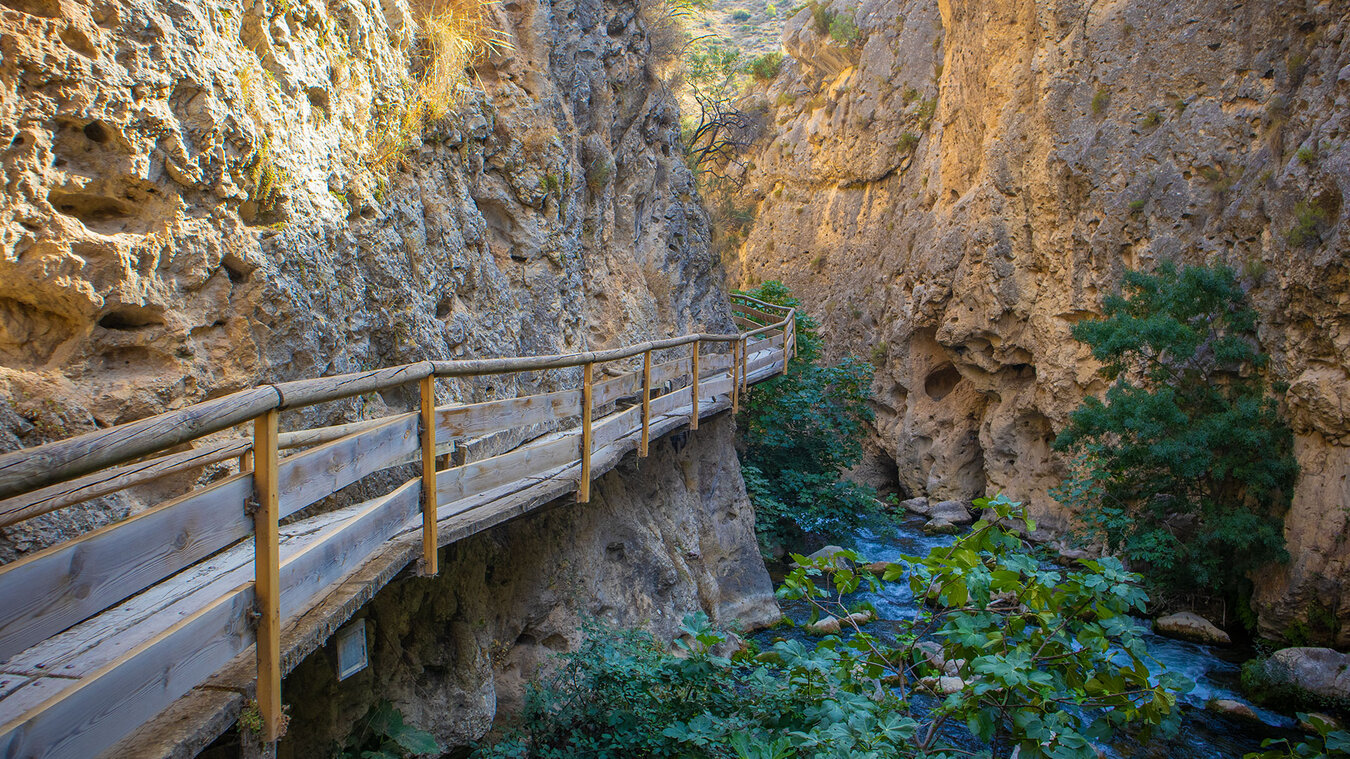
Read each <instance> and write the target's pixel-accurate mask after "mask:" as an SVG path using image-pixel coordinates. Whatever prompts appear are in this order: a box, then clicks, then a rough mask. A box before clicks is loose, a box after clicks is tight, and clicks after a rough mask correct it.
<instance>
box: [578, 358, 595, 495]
mask: <svg viewBox="0 0 1350 759" xmlns="http://www.w3.org/2000/svg"><path fill="white" fill-rule="evenodd" d="M594 377H595V365H594V364H586V365H585V366H583V367H581V481H580V482H579V483H578V484H577V502H578V503H586V502H587V501H589V500H591V447H592V444H593V441H592V439H591V437H592V435H593V434H594V431H593V430H592V429H591V416H592V415H593V414H594V413H595V385H594Z"/></svg>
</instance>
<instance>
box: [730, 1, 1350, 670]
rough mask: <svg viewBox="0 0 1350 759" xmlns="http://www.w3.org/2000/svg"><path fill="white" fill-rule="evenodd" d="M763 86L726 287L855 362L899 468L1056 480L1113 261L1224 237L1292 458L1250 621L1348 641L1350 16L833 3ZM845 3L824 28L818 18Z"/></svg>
mask: <svg viewBox="0 0 1350 759" xmlns="http://www.w3.org/2000/svg"><path fill="white" fill-rule="evenodd" d="M826 7H827V8H828V11H827V12H825V8H822V9H821V10H820V11H817V12H815V13H814V14H813V11H812V9H811V8H810V7H807V8H806V9H803V10H800V11H799V12H798V13H797V14H796V16H795V17H794V18H792V19H791V20H790V21H789V22H788V23H787V25H786V28H785V30H784V34H783V42H784V47H785V50H786V53H787V54H788V56H789V57H788V59H787V60H786V61H785V63H784V66H783V68H782V70H781V72H780V73H779V75H778V76H777V77H776V78H775V79H774V80H772V81H771V82H768V83H766V84H761V85H759V86H758V87H757V89H756V90H755V91H754V92H752V94H751V96H750V97H751V100H750V107H751V108H752V109H757V110H759V111H761V112H762V113H763V114H764V123H765V127H764V134H763V135H762V136H761V138H760V140H759V142H758V143H757V145H756V147H755V148H754V150H753V151H752V152H751V154H750V155H749V156H747V159H748V160H747V170H746V171H745V173H744V174H743V175H742V176H740V177H739V179H740V180H741V182H742V183H743V185H744V189H743V191H742V193H741V198H740V201H741V203H742V204H743V205H744V206H745V207H747V208H753V209H754V212H755V215H756V218H755V221H754V223H753V224H752V225H751V226H750V228H749V230H748V235H747V237H746V238H745V240H744V242H743V243H742V244H741V246H740V248H739V263H740V271H739V273H738V275H737V278H738V279H739V280H740V281H741V283H742V284H747V285H750V284H754V283H756V282H759V281H765V280H770V279H781V280H783V281H784V282H786V283H788V284H789V285H790V286H791V287H792V288H793V289H794V290H795V291H796V292H797V293H798V294H799V295H800V296H802V298H803V300H804V302H806V303H809V304H811V308H812V310H813V312H814V313H815V314H816V315H817V316H818V317H820V318H821V319H822V321H823V324H824V333H825V335H826V336H827V338H828V342H829V345H830V349H831V350H832V351H834V352H835V353H836V354H842V353H853V354H856V355H859V356H862V357H864V358H871V359H872V361H873V363H875V364H876V365H877V367H878V371H877V375H876V384H875V386H874V391H875V393H874V394H875V409H876V412H877V420H876V434H877V438H878V441H879V444H880V446H881V448H882V449H883V452H884V454H885V455H886V457H887V458H888V459H889V460H892V461H894V462H895V465H896V469H897V470H898V477H899V481H900V484H901V487H902V489H903V490H904V491H906V492H907V493H908V494H913V495H928V496H930V497H935V498H969V497H972V496H976V495H980V494H983V493H990V494H992V493H993V492H996V491H1003V492H1006V493H1008V494H1009V495H1010V496H1013V497H1015V498H1017V499H1021V500H1024V501H1028V502H1030V504H1031V508H1032V510H1033V512H1034V513H1035V514H1036V515H1037V516H1039V517H1040V519H1041V521H1042V523H1043V524H1045V525H1046V527H1047V528H1048V530H1050V531H1054V530H1060V529H1063V528H1064V527H1066V526H1068V515H1067V514H1066V513H1065V510H1064V509H1063V508H1062V507H1061V506H1060V505H1059V504H1057V503H1056V502H1055V501H1054V500H1053V499H1052V498H1050V496H1049V495H1048V493H1047V490H1048V489H1049V487H1050V486H1052V485H1054V484H1056V483H1057V482H1058V481H1059V479H1060V477H1061V476H1062V475H1063V473H1064V468H1063V467H1064V461H1063V460H1062V458H1061V457H1060V456H1058V455H1057V454H1055V453H1054V452H1053V451H1052V450H1051V442H1052V441H1053V439H1054V437H1055V435H1056V433H1057V432H1058V431H1059V430H1060V429H1062V428H1063V426H1064V424H1065V421H1066V418H1067V415H1068V414H1069V412H1070V411H1072V410H1073V409H1074V408H1075V407H1077V405H1078V403H1079V402H1080V400H1081V399H1082V397H1083V396H1084V394H1090V393H1099V392H1101V391H1102V390H1103V389H1104V383H1103V381H1102V380H1101V379H1100V378H1099V377H1097V375H1096V374H1095V371H1096V368H1097V367H1096V365H1095V364H1094V362H1093V361H1092V360H1091V357H1090V355H1089V353H1088V351H1087V350H1086V349H1085V348H1084V347H1083V346H1081V345H1079V344H1077V343H1076V342H1075V341H1074V340H1073V339H1072V337H1071V336H1070V333H1069V330H1070V328H1071V326H1072V325H1073V324H1074V323H1075V322H1076V321H1078V320H1080V319H1082V318H1084V317H1086V316H1089V315H1092V314H1094V313H1098V312H1099V309H1100V302H1101V298H1102V296H1103V295H1105V294H1108V293H1110V292H1111V291H1112V290H1113V289H1114V288H1115V287H1116V286H1117V285H1118V283H1119V280H1120V276H1121V273H1122V272H1123V271H1124V270H1126V269H1130V268H1140V267H1142V268H1147V267H1149V266H1151V265H1153V264H1154V263H1155V262H1157V261H1159V260H1164V259H1172V260H1178V261H1182V262H1201V261H1222V262H1226V263H1228V264H1230V265H1232V266H1234V267H1235V268H1237V269H1238V270H1239V271H1241V272H1242V274H1243V278H1244V283H1245V285H1246V286H1247V287H1248V288H1249V291H1250V293H1251V297H1252V299H1253V301H1254V303H1255V304H1256V305H1257V307H1258V308H1259V310H1260V312H1261V316H1262V320H1261V332H1260V336H1261V340H1262V347H1263V348H1264V350H1266V351H1267V352H1269V353H1270V354H1271V356H1272V359H1273V362H1272V364H1273V369H1272V375H1273V379H1277V380H1282V381H1284V382H1287V383H1288V390H1287V392H1284V393H1283V396H1282V398H1281V400H1282V406H1283V409H1284V411H1285V413H1286V414H1287V416H1288V418H1289V420H1290V422H1291V423H1292V425H1293V427H1294V429H1295V432H1296V436H1297V443H1296V445H1297V454H1298V458H1299V462H1300V464H1301V465H1302V469H1303V472H1302V477H1301V479H1300V483H1299V485H1298V488H1297V492H1296V493H1295V494H1294V503H1293V507H1292V509H1291V511H1290V512H1289V514H1288V517H1287V520H1286V536H1287V539H1288V544H1289V549H1290V552H1291V554H1292V560H1291V561H1290V562H1289V564H1287V565H1285V566H1281V567H1277V568H1273V569H1272V570H1271V572H1269V573H1268V574H1266V575H1264V576H1262V577H1260V578H1257V585H1258V587H1257V595H1256V603H1257V608H1258V611H1259V615H1260V626H1261V629H1262V632H1263V633H1265V634H1267V635H1270V636H1274V637H1280V636H1282V635H1286V634H1291V633H1293V632H1294V631H1300V634H1308V635H1311V636H1312V637H1313V638H1315V639H1334V641H1335V642H1336V643H1337V644H1338V645H1341V646H1345V645H1350V624H1347V623H1350V562H1347V557H1350V539H1348V538H1350V531H1348V529H1347V527H1348V526H1350V525H1347V510H1346V507H1347V506H1350V483H1347V480H1346V477H1347V475H1350V449H1347V446H1350V406H1348V405H1347V403H1346V401H1345V394H1346V391H1347V388H1350V382H1347V372H1350V358H1348V357H1350V278H1348V277H1347V252H1346V251H1347V246H1350V235H1347V222H1346V214H1345V211H1344V203H1343V199H1344V197H1345V196H1346V194H1347V192H1350V149H1348V148H1350V146H1348V145H1347V138H1350V132H1347V126H1348V125H1347V123H1346V119H1347V114H1350V102H1347V100H1348V98H1350V36H1347V31H1350V20H1348V19H1347V17H1346V9H1345V6H1344V5H1343V4H1338V3H1333V2H1303V1H1302V0H1299V2H1279V1H1275V0H1272V1H1269V2H1239V3H1226V2H1215V1H1213V0H1186V2H1179V3H1156V2H1148V1H1147V0H1114V1H1113V2H1106V3H1081V2H1077V1H1076V0H990V1H988V2H960V1H957V0H863V2H861V3H860V4H857V5H850V4H846V3H845V2H843V0H834V2H833V3H827V4H826ZM831 14H833V15H834V16H835V17H836V18H838V17H841V16H842V17H844V18H846V19H850V20H853V21H854V22H855V23H856V26H857V27H858V30H859V34H858V38H857V40H856V42H853V43H850V41H849V36H850V35H849V30H848V25H847V24H846V23H839V24H836V27H837V30H836V33H835V34H834V35H833V37H832V36H831V35H830V34H828V33H822V32H823V31H824V30H825V29H826V28H827V27H825V26H824V25H823V24H821V23H820V21H821V20H825V21H829V20H830V15H831Z"/></svg>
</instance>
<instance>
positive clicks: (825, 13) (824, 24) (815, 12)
mask: <svg viewBox="0 0 1350 759" xmlns="http://www.w3.org/2000/svg"><path fill="white" fill-rule="evenodd" d="M834 15H835V14H834V11H832V10H830V9H829V8H828V7H826V6H825V5H824V4H822V3H820V2H818V0H811V26H812V28H813V29H815V30H816V34H819V35H820V36H822V37H824V36H825V35H827V34H829V33H830V25H831V24H833V23H834Z"/></svg>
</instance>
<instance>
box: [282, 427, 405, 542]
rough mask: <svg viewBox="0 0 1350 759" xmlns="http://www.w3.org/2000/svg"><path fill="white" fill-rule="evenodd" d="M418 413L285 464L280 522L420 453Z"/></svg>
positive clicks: (310, 450) (328, 445)
mask: <svg viewBox="0 0 1350 759" xmlns="http://www.w3.org/2000/svg"><path fill="white" fill-rule="evenodd" d="M417 425H418V414H417V412H415V411H413V412H408V413H406V414H399V415H397V416H394V417H390V419H389V420H388V421H387V422H385V423H384V424H382V425H380V426H378V427H375V428H373V429H368V430H363V431H361V432H358V433H356V434H354V435H348V436H347V437H344V438H340V439H338V440H334V441H333V442H331V443H326V444H324V445H321V446H318V447H316V448H311V449H309V450H307V451H305V452H304V453H297V454H295V455H292V456H287V457H286V458H284V459H282V460H281V466H280V468H279V469H278V473H277V478H278V480H279V481H280V483H281V517H282V518H283V519H284V518H286V517H287V516H290V515H291V514H294V513H295V512H297V511H299V510H300V509H302V508H304V507H306V506H308V505H310V504H311V503H314V502H316V501H319V500H322V499H324V498H327V497H328V496H330V495H332V494H333V493H336V492H338V491H339V490H341V489H343V488H345V487H347V486H348V485H350V484H352V483H353V482H356V481H358V480H360V479H361V478H362V477H365V476H366V475H368V474H373V473H375V472H378V471H380V470H381V469H384V468H386V467H390V466H394V465H395V464H398V463H401V462H403V461H404V460H406V459H407V458H408V457H409V456H412V455H413V454H416V453H418V452H419V450H420V441H419V440H418V434H417V433H418V426H417Z"/></svg>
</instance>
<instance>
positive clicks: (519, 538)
mask: <svg viewBox="0 0 1350 759" xmlns="http://www.w3.org/2000/svg"><path fill="white" fill-rule="evenodd" d="M732 435H733V426H732V423H731V421H730V419H728V418H726V417H718V418H715V419H710V420H708V421H707V423H706V424H705V425H703V426H700V427H699V430H698V432H696V433H694V434H692V435H688V436H687V437H686V436H681V435H675V436H671V437H667V438H665V439H662V440H660V441H654V442H653V444H652V452H651V457H650V458H647V459H641V460H637V459H633V458H632V457H631V456H630V458H629V459H627V460H626V461H625V462H624V463H622V464H620V466H619V468H618V469H616V470H615V471H613V472H611V473H610V474H608V475H606V476H604V477H603V478H601V479H599V480H597V481H596V482H595V485H594V487H593V488H592V495H591V502H590V503H588V504H577V503H575V502H573V501H571V500H570V499H564V500H562V501H559V502H558V503H557V504H555V506H554V507H553V508H552V509H549V510H546V511H542V512H536V513H534V514H530V515H527V516H525V517H523V518H521V519H518V520H516V521H514V522H510V523H507V524H505V525H502V526H500V527H497V528H495V529H493V530H490V531H488V532H486V533H483V534H480V535H476V536H474V537H472V538H470V539H468V540H465V541H463V542H460V543H456V544H453V545H451V546H448V547H447V548H446V549H445V551H444V554H443V562H442V566H441V573H440V575H439V576H438V577H436V578H431V579H426V578H420V577H415V576H409V577H407V578H406V579H402V580H397V581H395V582H394V583H392V584H391V585H390V586H389V587H388V588H386V589H385V590H384V591H382V592H381V593H380V594H379V595H378V596H377V597H376V598H375V600H374V601H372V602H371V603H370V604H369V605H368V606H367V607H366V608H365V609H364V610H363V611H362V612H361V614H360V615H359V618H360V619H363V620H365V622H366V624H367V640H368V641H369V645H370V654H369V660H370V666H369V668H367V669H366V670H364V671H362V672H360V673H359V674H357V675H354V676H353V677H351V678H349V679H347V680H344V681H342V682H338V681H337V679H336V676H335V674H334V673H335V671H336V667H335V660H334V658H333V653H332V651H331V650H320V651H319V652H317V653H315V654H314V655H312V656H310V657H309V658H308V659H306V660H305V661H304V662H302V663H301V664H300V666H299V667H298V668H297V669H296V670H295V671H294V672H293V673H292V674H291V676H290V677H288V678H287V680H286V683H285V686H284V688H283V694H294V695H297V696H298V697H297V698H296V700H295V702H294V703H292V704H291V712H290V714H291V725H290V730H289V732H288V733H287V737H286V740H285V741H282V743H281V751H282V753H281V756H282V757H283V758H284V757H286V756H287V755H288V752H294V753H293V755H294V756H314V755H320V754H322V753H323V752H324V750H325V749H326V747H327V746H328V745H330V744H331V743H334V742H336V741H340V740H341V739H342V738H343V737H345V736H346V735H347V733H348V732H349V731H350V730H351V726H352V724H353V723H354V722H355V721H356V720H358V719H359V718H360V717H361V716H363V715H364V714H365V712H366V709H368V708H369V706H370V705H371V704H372V703H374V702H375V701H376V700H378V699H389V700H390V701H391V702H393V704H394V705H395V706H396V707H398V708H399V709H400V710H401V711H402V712H403V713H404V715H406V716H407V717H408V718H409V719H410V720H411V721H412V722H413V723H414V724H416V725H419V726H421V727H423V728H425V729H428V730H430V731H431V732H433V733H434V734H435V735H436V737H437V739H438V740H440V741H441V742H442V743H448V744H450V745H451V746H462V745H465V744H467V743H469V742H470V741H473V740H477V739H478V738H480V737H481V736H482V735H483V734H484V733H485V732H486V731H487V729H488V727H489V726H490V725H491V724H492V721H493V717H494V715H496V714H497V713H498V712H499V711H513V710H515V709H518V708H519V707H520V706H521V704H522V703H523V698H524V684H525V683H526V682H527V681H528V680H529V679H530V678H531V677H532V676H533V675H534V674H535V673H536V671H537V670H538V668H539V666H540V665H541V664H545V663H546V662H548V660H549V657H550V656H551V655H553V654H554V653H557V652H560V651H567V650H572V649H574V648H575V647H576V645H577V644H578V642H579V641H580V635H581V632H580V629H579V628H580V626H581V623H582V622H583V621H584V620H586V619H593V620H599V621H604V622H608V623H611V624H619V625H633V624H640V625H643V626H645V627H646V628H647V629H649V630H650V631H652V632H653V633H654V634H655V635H656V636H657V638H658V639H660V640H662V641H663V642H669V641H671V640H672V639H673V638H674V637H675V635H676V634H678V632H679V631H678V626H679V623H680V621H681V619H682V618H683V617H684V615H685V614H687V613H689V612H693V611H698V610H700V609H703V610H705V611H707V612H708V614H709V616H710V617H711V618H712V619H713V620H714V622H717V623H719V624H722V625H728V626H744V627H755V626H761V625H765V624H770V623H772V622H774V621H776V620H777V619H778V617H779V614H778V606H777V604H776V602H775V601H774V597H773V588H772V586H771V584H770V582H769V576H768V574H767V572H766V571H765V569H764V563H763V561H762V560H761V559H760V557H759V552H758V550H757V548H756V543H755V540H754V516H753V512H752V510H751V508H750V504H749V502H748V501H747V500H746V497H745V490H744V487H743V485H742V484H741V481H740V470H739V467H738V465H737V463H736V461H735V458H734V457H731V458H728V457H727V455H726V452H727V450H729V449H730V447H731V446H732V442H733V441H732ZM330 648H331V647H330Z"/></svg>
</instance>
